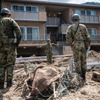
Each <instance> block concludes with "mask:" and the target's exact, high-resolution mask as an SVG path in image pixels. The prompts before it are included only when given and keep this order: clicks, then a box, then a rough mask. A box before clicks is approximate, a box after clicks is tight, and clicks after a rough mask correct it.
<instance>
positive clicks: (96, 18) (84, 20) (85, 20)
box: [80, 15, 99, 23]
mask: <svg viewBox="0 0 100 100" xmlns="http://www.w3.org/2000/svg"><path fill="white" fill-rule="evenodd" d="M80 18H81V20H80V22H81V23H99V16H96V15H95V16H89V15H80Z"/></svg>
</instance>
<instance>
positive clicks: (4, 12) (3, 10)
mask: <svg viewBox="0 0 100 100" xmlns="http://www.w3.org/2000/svg"><path fill="white" fill-rule="evenodd" d="M0 14H8V15H11V12H10V10H9V9H8V8H2V9H1V13H0Z"/></svg>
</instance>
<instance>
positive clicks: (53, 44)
mask: <svg viewBox="0 0 100 100" xmlns="http://www.w3.org/2000/svg"><path fill="white" fill-rule="evenodd" d="M51 45H52V46H57V47H59V46H60V45H59V44H58V43H57V44H55V43H51Z"/></svg>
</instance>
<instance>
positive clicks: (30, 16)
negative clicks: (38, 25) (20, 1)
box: [14, 11, 39, 21]
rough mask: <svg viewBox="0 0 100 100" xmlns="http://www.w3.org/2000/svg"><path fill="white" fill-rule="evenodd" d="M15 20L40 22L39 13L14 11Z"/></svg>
mask: <svg viewBox="0 0 100 100" xmlns="http://www.w3.org/2000/svg"><path fill="white" fill-rule="evenodd" d="M14 19H15V20H28V21H29V20H30V21H39V13H38V12H26V11H14Z"/></svg>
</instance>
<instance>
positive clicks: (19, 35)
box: [12, 20, 22, 46]
mask: <svg viewBox="0 0 100 100" xmlns="http://www.w3.org/2000/svg"><path fill="white" fill-rule="evenodd" d="M12 24H13V25H12V26H13V29H14V31H15V33H16V38H17V42H16V44H17V46H18V45H19V43H20V40H21V37H22V34H21V30H20V27H19V25H18V24H17V23H16V22H15V21H14V20H13V21H12Z"/></svg>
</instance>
